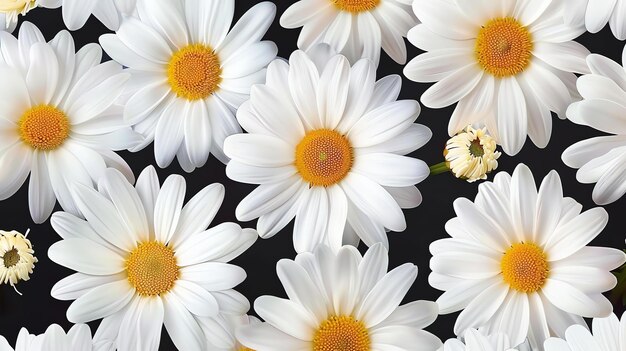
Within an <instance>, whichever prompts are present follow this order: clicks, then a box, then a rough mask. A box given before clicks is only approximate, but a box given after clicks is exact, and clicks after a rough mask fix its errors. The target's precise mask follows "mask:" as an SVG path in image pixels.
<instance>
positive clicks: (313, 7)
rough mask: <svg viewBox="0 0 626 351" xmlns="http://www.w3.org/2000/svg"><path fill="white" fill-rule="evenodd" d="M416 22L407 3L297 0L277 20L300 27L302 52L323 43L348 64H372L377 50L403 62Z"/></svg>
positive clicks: (400, 0) (394, 0)
mask: <svg viewBox="0 0 626 351" xmlns="http://www.w3.org/2000/svg"><path fill="white" fill-rule="evenodd" d="M417 23H418V22H417V19H416V18H415V15H414V14H413V11H412V10H411V0H299V1H296V2H295V3H294V4H293V5H291V6H290V7H289V8H288V9H287V10H286V11H285V13H283V15H282V16H281V18H280V25H281V26H283V27H285V28H298V27H302V32H301V33H300V37H299V38H298V47H299V48H300V49H302V50H305V51H307V50H309V49H310V48H312V47H313V46H314V45H316V44H318V43H326V44H330V46H331V47H332V48H333V49H334V50H335V51H337V52H339V53H341V54H343V55H345V56H346V57H347V58H348V59H349V60H350V62H353V63H354V62H356V61H358V60H359V59H361V58H368V59H370V60H372V61H374V63H375V64H376V65H378V61H379V59H380V49H381V47H382V49H383V50H385V52H386V53H387V54H388V55H389V56H390V57H391V58H392V59H393V60H394V61H396V62H397V63H400V64H405V63H406V56H407V54H406V45H405V44H404V37H406V33H407V32H408V31H409V29H411V27H413V26H415V25H416V24H417Z"/></svg>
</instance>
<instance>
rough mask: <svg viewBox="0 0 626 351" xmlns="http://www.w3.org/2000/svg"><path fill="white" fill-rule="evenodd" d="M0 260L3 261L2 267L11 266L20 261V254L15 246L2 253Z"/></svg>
mask: <svg viewBox="0 0 626 351" xmlns="http://www.w3.org/2000/svg"><path fill="white" fill-rule="evenodd" d="M2 260H3V261H4V267H6V268H11V267H13V266H15V265H16V264H17V263H18V262H19V261H20V254H19V252H18V251H17V249H16V248H13V249H11V250H9V251H7V252H5V253H4V256H2Z"/></svg>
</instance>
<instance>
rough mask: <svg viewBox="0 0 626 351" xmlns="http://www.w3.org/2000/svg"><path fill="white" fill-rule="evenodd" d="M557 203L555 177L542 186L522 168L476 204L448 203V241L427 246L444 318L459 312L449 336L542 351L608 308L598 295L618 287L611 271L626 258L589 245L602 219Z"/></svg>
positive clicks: (483, 189) (483, 190)
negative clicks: (498, 339)
mask: <svg viewBox="0 0 626 351" xmlns="http://www.w3.org/2000/svg"><path fill="white" fill-rule="evenodd" d="M581 209H582V206H581V205H580V204H579V203H577V202H576V201H574V200H573V199H571V198H564V197H563V190H562V188H561V180H560V178H559V175H558V174H557V173H556V172H555V171H552V172H550V173H549V174H548V175H547V176H546V178H545V179H544V180H543V182H542V184H541V186H540V188H539V190H538V191H537V188H536V186H535V181H534V179H533V175H532V173H531V172H530V170H529V169H528V167H526V166H525V165H523V164H522V165H519V166H518V167H517V168H516V169H515V172H513V176H512V177H511V176H509V174H507V173H505V172H500V173H498V174H497V175H496V177H495V179H494V181H493V182H486V183H483V184H481V185H479V188H478V195H477V196H476V200H475V201H474V202H472V201H470V200H468V199H465V198H460V199H457V200H456V201H455V202H454V210H455V212H456V214H457V216H458V217H455V218H453V219H451V220H450V221H448V223H446V231H447V232H448V234H450V236H451V237H452V238H449V239H442V240H437V241H435V242H433V243H432V244H431V245H430V251H431V253H432V254H433V258H432V259H431V261H430V267H431V269H432V271H433V273H432V274H431V275H430V277H429V282H430V284H431V285H432V286H433V287H434V288H436V289H439V290H443V291H445V293H444V294H443V295H441V296H440V297H439V299H438V300H437V303H438V304H439V307H440V309H441V313H443V314H447V313H452V312H455V311H459V310H463V311H462V312H461V314H460V315H459V316H458V318H457V320H456V324H455V326H454V332H455V333H456V334H457V335H459V333H462V332H464V331H465V330H466V329H467V328H483V329H484V332H485V333H486V334H488V335H489V334H497V333H504V334H507V335H508V336H509V337H510V339H511V344H512V345H517V344H520V343H521V342H523V341H524V340H525V339H526V337H528V339H529V341H530V344H531V346H532V347H533V349H540V347H541V345H542V344H543V341H544V340H545V339H546V338H548V337H550V336H562V335H564V332H565V329H566V328H567V327H569V326H570V325H572V324H581V325H584V323H585V322H584V320H583V318H582V317H606V316H608V315H609V314H610V313H611V311H612V306H611V303H610V302H609V300H608V299H607V298H606V297H604V296H603V295H602V292H604V291H608V290H611V289H612V288H613V287H614V286H615V285H616V278H615V276H614V275H613V274H611V272H610V271H611V270H613V269H615V268H617V267H619V266H621V265H622V264H623V263H624V262H626V255H625V254H624V253H623V252H622V251H620V250H617V249H612V248H604V247H590V246H586V245H587V244H588V243H589V242H590V241H591V240H593V239H594V238H595V237H596V236H597V235H598V234H599V233H600V232H601V231H602V229H603V228H604V226H605V225H606V223H607V221H608V214H607V213H606V211H605V210H604V209H603V208H600V207H597V208H593V209H591V210H588V211H586V212H584V213H581Z"/></svg>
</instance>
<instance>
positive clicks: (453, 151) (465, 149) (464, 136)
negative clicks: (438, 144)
mask: <svg viewBox="0 0 626 351" xmlns="http://www.w3.org/2000/svg"><path fill="white" fill-rule="evenodd" d="M496 147H497V144H496V141H495V140H494V139H493V138H492V137H491V136H490V135H489V134H488V133H487V130H486V128H482V129H474V128H473V127H472V126H467V128H465V130H463V131H462V132H460V133H458V134H457V135H455V136H453V137H452V138H451V139H450V140H448V142H447V143H446V148H445V150H444V151H443V155H444V157H445V158H446V162H445V163H446V165H447V166H448V168H449V169H450V170H451V171H452V173H453V174H454V176H455V177H457V178H461V179H465V180H467V181H468V182H470V183H472V182H475V181H477V180H480V179H487V174H488V173H490V172H491V171H494V170H495V169H496V168H498V158H499V157H500V155H501V153H500V152H499V151H496Z"/></svg>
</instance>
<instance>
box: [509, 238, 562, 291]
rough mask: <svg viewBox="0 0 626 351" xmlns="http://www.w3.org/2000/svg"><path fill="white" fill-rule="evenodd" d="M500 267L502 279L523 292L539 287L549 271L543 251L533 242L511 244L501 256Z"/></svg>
mask: <svg viewBox="0 0 626 351" xmlns="http://www.w3.org/2000/svg"><path fill="white" fill-rule="evenodd" d="M500 268H501V269H502V278H503V279H504V281H505V282H506V283H508V284H509V285H510V286H511V288H513V289H515V290H517V291H520V292H524V293H532V292H535V291H538V290H539V289H541V288H542V287H543V285H544V284H545V282H546V279H547V278H548V274H549V272H550V267H549V264H548V259H547V257H546V254H545V252H544V251H543V250H542V249H541V248H540V247H539V246H537V245H535V244H533V243H519V244H513V245H512V246H511V247H510V248H509V249H508V250H507V251H506V252H505V253H504V256H502V261H500Z"/></svg>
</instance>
